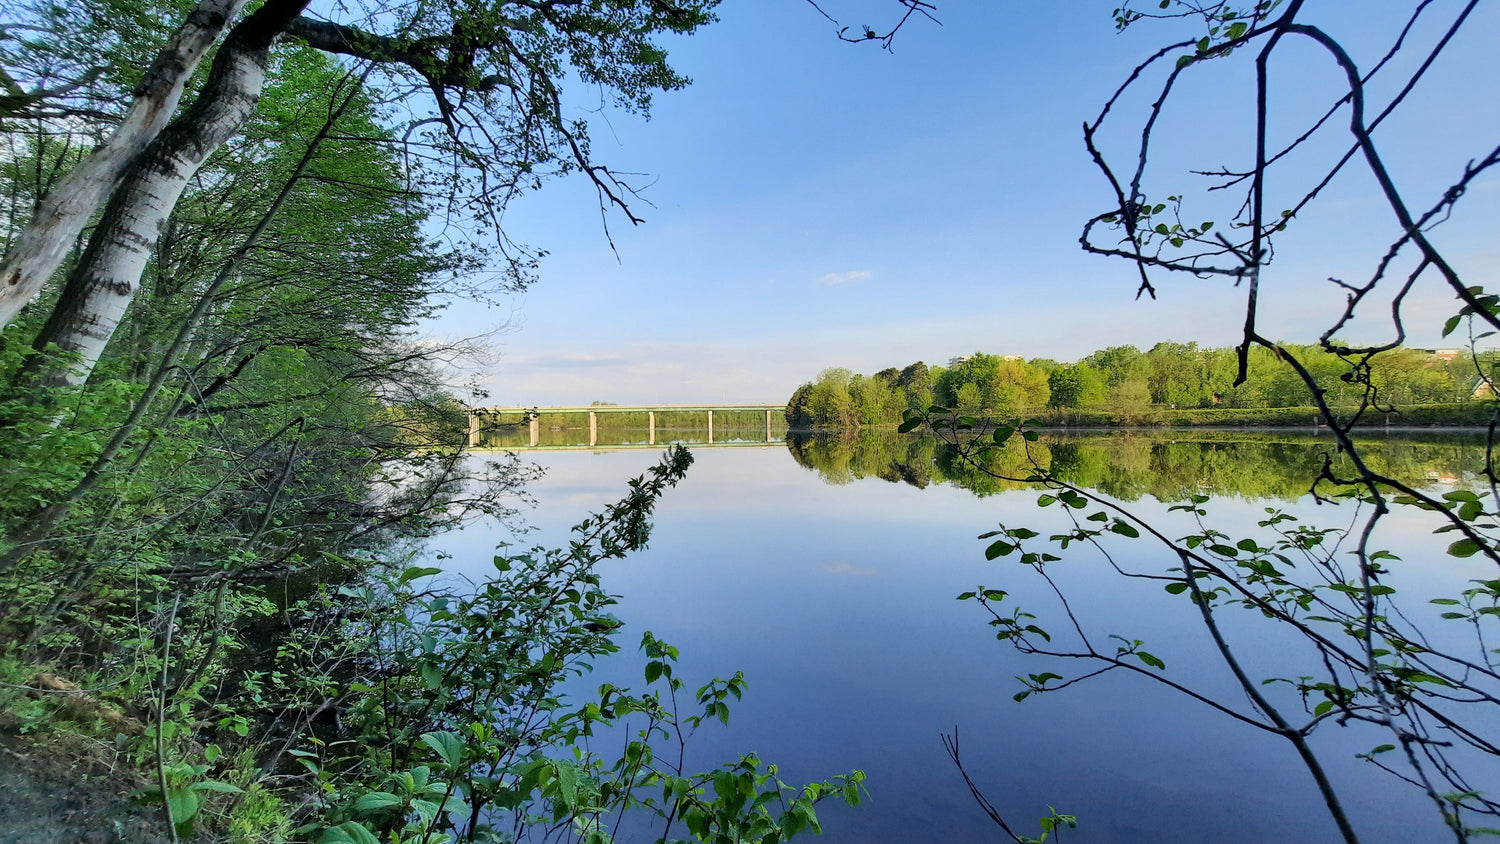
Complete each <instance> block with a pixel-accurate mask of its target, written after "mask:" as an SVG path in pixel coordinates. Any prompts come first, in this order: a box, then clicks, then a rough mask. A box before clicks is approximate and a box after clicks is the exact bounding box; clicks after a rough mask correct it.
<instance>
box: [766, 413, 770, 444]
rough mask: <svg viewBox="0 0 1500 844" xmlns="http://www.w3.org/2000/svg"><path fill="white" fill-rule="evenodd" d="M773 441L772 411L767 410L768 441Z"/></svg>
mask: <svg viewBox="0 0 1500 844" xmlns="http://www.w3.org/2000/svg"><path fill="white" fill-rule="evenodd" d="M770 441H771V411H769V410H768V411H766V442H770Z"/></svg>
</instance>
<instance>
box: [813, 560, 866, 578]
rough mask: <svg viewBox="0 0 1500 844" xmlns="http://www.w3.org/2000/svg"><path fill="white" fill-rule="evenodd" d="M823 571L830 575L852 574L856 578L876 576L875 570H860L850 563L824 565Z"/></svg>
mask: <svg viewBox="0 0 1500 844" xmlns="http://www.w3.org/2000/svg"><path fill="white" fill-rule="evenodd" d="M823 571H826V572H828V573H829V574H852V575H855V576H856V577H869V576H870V575H873V574H875V570H874V569H866V568H860V567H859V566H856V565H852V564H850V563H824V564H823Z"/></svg>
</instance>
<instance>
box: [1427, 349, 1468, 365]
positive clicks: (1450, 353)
mask: <svg viewBox="0 0 1500 844" xmlns="http://www.w3.org/2000/svg"><path fill="white" fill-rule="evenodd" d="M1418 351H1422V352H1426V353H1427V354H1429V355H1432V356H1433V357H1435V358H1437V359H1438V360H1440V361H1444V362H1446V361H1450V360H1455V359H1457V358H1458V356H1459V355H1461V354H1463V353H1464V350H1463V349H1418Z"/></svg>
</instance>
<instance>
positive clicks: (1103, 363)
mask: <svg viewBox="0 0 1500 844" xmlns="http://www.w3.org/2000/svg"><path fill="white" fill-rule="evenodd" d="M1281 346H1282V348H1284V349H1286V350H1287V351H1289V352H1292V353H1295V354H1298V355H1299V356H1301V358H1302V359H1303V362H1304V364H1305V365H1306V366H1307V368H1308V370H1309V371H1310V373H1311V375H1312V377H1313V379H1314V380H1315V381H1316V382H1317V384H1318V386H1319V387H1320V388H1322V389H1323V390H1324V391H1325V395H1326V398H1327V401H1328V402H1329V403H1330V404H1332V405H1334V406H1337V407H1348V406H1351V405H1354V404H1356V403H1357V402H1358V401H1359V400H1360V399H1361V398H1363V397H1364V396H1365V387H1364V385H1362V384H1357V383H1356V382H1354V381H1352V380H1349V379H1347V378H1345V377H1344V376H1345V375H1346V374H1347V373H1348V372H1349V370H1350V365H1351V362H1350V361H1349V360H1348V359H1346V358H1345V357H1342V356H1340V355H1339V354H1337V353H1336V352H1334V351H1330V350H1329V349H1325V348H1324V347H1322V346H1320V345H1297V344H1291V343H1284V344H1281ZM1458 351H1459V350H1457V349H1452V350H1440V351H1436V352H1434V351H1424V350H1422V349H1407V348H1402V349H1395V350H1392V351H1390V352H1388V353H1387V354H1385V355H1382V356H1381V358H1380V359H1379V362H1378V364H1376V365H1374V366H1372V367H1371V368H1370V373H1369V376H1370V382H1371V386H1372V387H1373V390H1374V392H1373V394H1372V400H1373V401H1375V402H1376V403H1377V404H1378V405H1380V406H1382V407H1392V406H1394V407H1397V408H1404V407H1408V406H1410V405H1417V404H1433V403H1457V402H1467V401H1469V400H1470V399H1472V398H1475V397H1476V395H1477V394H1480V393H1483V394H1485V395H1487V393H1486V392H1485V390H1487V388H1485V387H1483V386H1482V384H1483V380H1482V378H1481V375H1482V374H1483V372H1487V371H1488V367H1489V366H1490V365H1491V364H1492V360H1491V356H1489V355H1486V356H1482V357H1481V358H1480V359H1478V360H1476V359H1474V358H1473V357H1472V356H1461V355H1459V354H1458ZM1248 363H1249V369H1248V377H1247V378H1246V380H1245V381H1244V382H1243V383H1240V384H1236V378H1237V375H1238V365H1239V364H1238V357H1237V352H1236V350H1235V349H1233V348H1216V349H1200V348H1198V344H1196V343H1171V342H1162V343H1157V344H1156V345H1155V346H1152V347H1151V348H1150V349H1149V350H1148V351H1145V352H1142V351H1141V350H1140V349H1137V348H1136V347H1134V346H1112V347H1110V348H1107V349H1100V350H1099V351H1096V352H1094V353H1093V354H1090V355H1087V356H1086V357H1084V358H1083V359H1082V360H1080V361H1078V362H1076V363H1072V364H1060V363H1058V362H1057V361H1053V360H1047V359H1044V358H1033V359H1031V360H1029V361H1028V360H1022V359H1021V358H1020V357H1018V356H997V355H989V354H984V353H982V352H979V353H975V354H972V355H965V356H963V357H962V358H956V359H955V360H954V365H953V366H951V367H948V368H943V367H932V368H929V367H927V366H926V365H925V364H923V363H921V362H918V363H915V364H912V365H911V366H908V367H906V368H905V369H902V370H895V369H884V370H881V371H880V372H877V373H875V374H874V375H873V376H864V375H858V374H855V373H851V372H850V371H849V370H846V369H826V370H824V371H823V372H821V373H819V374H818V378H817V380H815V381H812V382H810V383H807V384H803V385H802V386H801V387H798V388H797V391H796V392H795V393H793V394H792V397H791V400H790V401H789V402H788V403H787V421H788V424H789V425H791V426H792V427H793V428H853V427H858V426H860V425H895V424H899V423H900V421H901V418H902V416H901V415H902V413H903V412H904V411H905V410H906V408H908V407H910V406H911V405H913V404H916V405H922V406H925V405H926V404H931V403H934V402H935V403H937V404H940V405H942V406H944V407H953V408H961V409H963V410H966V411H972V412H983V413H993V414H998V415H1001V416H1020V415H1039V414H1044V413H1047V412H1048V411H1053V412H1056V411H1064V412H1066V411H1075V410H1081V411H1091V412H1094V413H1107V414H1112V417H1111V418H1112V419H1113V420H1114V421H1115V422H1116V423H1117V424H1118V423H1123V424H1134V423H1136V422H1139V421H1143V420H1144V419H1145V418H1146V417H1148V416H1149V415H1150V412H1151V411H1152V410H1160V409H1190V408H1226V409H1229V408H1232V409H1258V408H1284V407H1306V406H1308V403H1309V402H1308V392H1307V388H1306V386H1305V385H1304V384H1303V382H1302V381H1301V379H1300V378H1299V377H1298V375H1297V373H1296V372H1295V371H1293V370H1291V369H1288V368H1287V367H1286V366H1285V365H1283V364H1282V363H1281V361H1280V358H1279V357H1278V356H1277V354H1276V353H1275V352H1272V351H1271V350H1269V349H1265V348H1260V347H1256V348H1253V349H1251V350H1250V352H1249V356H1248ZM1060 418H1061V417H1060ZM1199 424H1201V423H1199Z"/></svg>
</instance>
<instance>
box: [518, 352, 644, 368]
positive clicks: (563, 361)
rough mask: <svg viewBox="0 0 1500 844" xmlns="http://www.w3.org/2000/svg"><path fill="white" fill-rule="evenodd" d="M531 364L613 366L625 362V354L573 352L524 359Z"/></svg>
mask: <svg viewBox="0 0 1500 844" xmlns="http://www.w3.org/2000/svg"><path fill="white" fill-rule="evenodd" d="M525 362H526V363H529V364H531V365H532V366H546V367H559V368H566V369H571V368H575V367H592V366H613V365H616V364H621V363H624V362H625V356H624V355H621V354H618V353H615V352H610V353H608V354H602V355H595V354H587V353H581V352H580V353H573V354H564V355H543V356H539V357H534V358H530V359H528V360H526V361H525Z"/></svg>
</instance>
